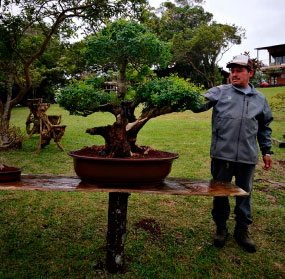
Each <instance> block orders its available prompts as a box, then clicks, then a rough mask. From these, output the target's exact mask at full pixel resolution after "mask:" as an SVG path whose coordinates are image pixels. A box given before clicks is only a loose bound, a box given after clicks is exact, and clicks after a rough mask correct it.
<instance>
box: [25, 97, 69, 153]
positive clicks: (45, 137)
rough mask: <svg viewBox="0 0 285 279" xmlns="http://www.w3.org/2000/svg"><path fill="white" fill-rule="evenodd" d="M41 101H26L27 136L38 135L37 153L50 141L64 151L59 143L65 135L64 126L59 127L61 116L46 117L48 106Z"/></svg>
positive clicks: (40, 99)
mask: <svg viewBox="0 0 285 279" xmlns="http://www.w3.org/2000/svg"><path fill="white" fill-rule="evenodd" d="M42 101H43V100H42V98H39V99H29V100H28V107H29V108H30V113H29V115H28V118H27V121H26V131H27V134H28V135H29V138H31V136H32V135H34V134H39V135H40V138H39V144H38V149H37V152H40V149H41V148H43V147H45V146H46V145H48V144H49V143H50V141H51V139H53V140H54V142H55V143H56V144H57V146H58V147H59V148H60V149H61V150H62V151H64V148H63V146H62V145H61V143H60V141H61V138H62V137H63V135H64V133H65V128H66V125H60V122H61V115H47V114H46V111H47V110H48V108H49V107H50V104H49V103H43V102H42Z"/></svg>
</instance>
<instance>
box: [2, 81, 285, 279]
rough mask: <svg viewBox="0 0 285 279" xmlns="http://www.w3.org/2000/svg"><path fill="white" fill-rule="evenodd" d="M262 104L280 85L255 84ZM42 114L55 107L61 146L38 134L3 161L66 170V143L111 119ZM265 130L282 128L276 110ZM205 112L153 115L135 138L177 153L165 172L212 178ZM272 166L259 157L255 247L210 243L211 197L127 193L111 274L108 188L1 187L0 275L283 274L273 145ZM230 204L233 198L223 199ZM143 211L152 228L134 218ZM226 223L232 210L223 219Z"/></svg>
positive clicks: (20, 120)
mask: <svg viewBox="0 0 285 279" xmlns="http://www.w3.org/2000/svg"><path fill="white" fill-rule="evenodd" d="M261 91H262V92H263V93H264V94H265V95H266V97H267V98H268V100H269V102H270V101H271V99H272V97H273V96H275V95H276V94H278V93H285V87H282V88H266V89H261ZM28 113H29V111H28V109H27V108H22V107H20V108H16V109H14V110H13V113H12V121H11V122H12V124H14V125H16V126H19V127H21V129H22V130H23V131H25V121H26V118H27V116H28ZM48 114H62V119H63V120H62V123H63V124H67V129H66V134H65V136H64V137H63V140H62V144H63V146H64V147H65V149H66V152H62V151H60V150H59V149H58V147H57V146H56V144H55V143H54V142H51V144H50V145H49V146H47V147H46V148H44V149H43V150H41V152H40V154H35V153H33V151H34V150H35V149H36V148H37V143H38V136H37V135H34V136H33V137H32V138H31V139H29V140H26V141H25V142H24V144H23V148H22V150H19V151H9V152H2V153H0V157H1V159H2V161H3V162H4V163H5V164H7V165H13V166H18V167H21V168H22V169H23V172H24V173H33V174H74V171H73V163H72V159H71V158H70V157H69V156H68V155H67V151H68V150H73V149H79V148H81V147H83V146H86V145H89V146H90V145H93V144H103V140H102V138H100V137H97V136H90V135H88V134H85V130H86V128H90V127H94V126H99V125H100V126H102V125H104V124H107V123H112V122H113V120H114V119H113V116H112V115H108V114H102V113H96V114H93V115H91V116H89V117H86V118H84V117H79V116H70V115H69V114H68V113H67V112H66V111H63V110H62V109H60V108H59V107H58V106H57V105H52V106H51V108H50V109H49V110H48ZM274 118H275V119H274V121H273V123H272V125H271V127H272V129H273V134H272V135H273V137H274V138H277V139H280V140H281V139H282V134H284V133H285V125H284V123H285V113H284V112H280V111H278V112H274ZM210 126H211V111H209V112H206V113H201V114H194V113H192V112H189V111H188V112H183V113H174V114H171V115H166V116H162V117H159V118H157V119H153V120H151V121H150V122H149V123H148V124H147V125H146V126H145V127H144V129H143V130H142V131H141V133H140V134H139V137H138V143H139V144H141V145H150V146H152V147H154V148H156V149H162V150H168V151H173V152H177V153H179V155H180V157H179V159H178V160H176V161H175V163H174V165H173V168H172V172H171V175H170V176H175V177H189V178H210V171H209V168H210V158H209V147H210V133H211V129H210V128H211V127H210ZM273 151H274V155H273V160H274V167H273V169H272V171H270V172H266V173H265V172H264V171H263V170H262V162H261V161H260V163H259V164H258V165H257V170H256V175H255V183H254V192H253V197H252V199H253V219H254V224H253V225H252V227H251V235H252V237H253V238H254V240H255V241H256V244H257V247H258V252H257V253H255V254H248V253H246V252H244V251H243V250H241V249H240V248H239V247H238V245H237V244H236V243H235V241H234V240H233V238H232V236H230V237H229V241H228V242H227V244H226V247H225V248H223V249H217V248H215V247H213V246H212V237H213V234H214V231H215V227H214V224H213V221H212V220H211V213H210V212H211V203H212V200H211V198H209V197H184V196H163V195H147V194H144V195H143V194H132V195H131V196H130V198H129V208H128V226H127V229H128V237H127V242H126V246H125V251H126V272H125V273H124V274H119V275H110V274H108V273H107V272H106V271H105V269H104V259H105V236H106V230H107V225H106V224H107V205H108V194H107V193H65V192H45V193H44V192H24V191H0V278H155V279H156V278H167V279H168V278H284V277H285V264H284V262H285V256H284V249H285V245H284V244H285V225H284V224H285V217H284V216H285V209H284V205H285V194H284V189H285V179H284V176H285V169H284V168H285V150H284V149H280V148H277V147H275V146H274V147H273ZM231 205H232V208H233V206H234V198H231ZM144 219H150V221H151V225H152V227H155V228H156V229H157V230H156V231H157V233H154V232H151V231H148V230H144V229H142V228H140V227H139V226H138V225H137V224H138V223H139V222H141V221H142V220H144ZM229 227H230V231H231V232H232V230H233V227H234V215H233V214H232V215H231V217H230V220H229Z"/></svg>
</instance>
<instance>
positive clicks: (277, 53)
mask: <svg viewBox="0 0 285 279" xmlns="http://www.w3.org/2000/svg"><path fill="white" fill-rule="evenodd" d="M256 50H257V59H258V57H259V51H260V50H267V51H268V55H269V60H268V61H269V63H268V65H264V66H263V67H261V71H262V72H264V73H265V74H267V76H268V81H269V85H271V86H280V85H285V44H283V45H275V46H267V47H259V48H256Z"/></svg>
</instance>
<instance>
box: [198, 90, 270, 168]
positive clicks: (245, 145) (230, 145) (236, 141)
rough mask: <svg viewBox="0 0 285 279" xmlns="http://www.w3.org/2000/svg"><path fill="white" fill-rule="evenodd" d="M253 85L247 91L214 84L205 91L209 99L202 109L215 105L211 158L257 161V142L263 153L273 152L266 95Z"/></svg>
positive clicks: (249, 162)
mask: <svg viewBox="0 0 285 279" xmlns="http://www.w3.org/2000/svg"><path fill="white" fill-rule="evenodd" d="M250 86H251V88H252V90H251V92H250V93H248V94H245V93H243V92H242V91H240V90H239V89H238V88H236V87H234V86H232V85H231V84H227V85H222V86H218V87H213V88H211V89H210V90H208V91H207V92H206V93H205V97H206V99H207V100H208V102H207V103H206V105H205V106H204V107H203V108H202V109H201V110H199V111H206V110H208V109H210V108H211V107H213V114H212V143H211V157H212V158H216V159H222V160H226V161H233V162H240V163H246V164H256V163H257V161H258V150H257V141H258V143H259V147H260V150H261V152H262V154H270V153H271V151H270V148H271V139H270V135H271V128H270V127H269V124H270V122H271V121H272V120H273V117H272V113H271V110H270V108H269V105H268V103H267V101H266V99H265V97H264V95H262V94H261V93H260V92H258V91H257V90H255V88H254V87H253V86H252V85H250ZM197 112H198V111H197ZM256 139H257V141H256Z"/></svg>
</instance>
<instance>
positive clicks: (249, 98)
mask: <svg viewBox="0 0 285 279" xmlns="http://www.w3.org/2000/svg"><path fill="white" fill-rule="evenodd" d="M227 68H229V69H230V81H231V84H227V85H222V86H218V87H214V88H211V89H210V90H208V91H207V92H206V93H205V97H206V100H207V102H206V105H205V106H204V107H203V108H202V109H201V110H199V111H197V112H201V111H205V110H208V109H210V108H211V107H213V113H212V143H211V158H212V162H211V173H212V176H213V179H214V180H220V181H228V182H230V181H232V178H233V177H235V183H236V185H237V186H239V187H240V188H242V189H243V190H245V191H246V192H248V193H249V196H246V197H236V205H235V209H234V213H235V215H236V217H235V221H236V225H235V231H234V238H235V239H236V241H237V243H238V244H239V245H240V246H242V247H243V248H244V249H245V250H246V251H248V252H251V253H254V252H256V247H255V243H254V241H253V240H252V239H251V238H250V237H249V235H248V227H249V225H250V224H251V223H252V219H251V190H252V182H253V174H254V170H255V165H256V163H257V161H258V149H257V141H258V143H259V147H260V150H261V152H262V155H263V161H264V170H270V169H271V167H272V161H271V157H270V154H271V153H272V152H271V151H270V149H271V139H270V135H271V129H270V127H269V124H270V122H271V121H272V120H273V118H272V113H271V110H270V108H269V106H268V103H267V101H266V99H265V97H264V96H263V95H262V94H261V93H260V92H258V91H256V90H255V88H254V87H253V86H252V85H251V84H250V83H249V79H250V78H251V77H252V76H253V74H254V70H253V62H252V60H251V59H249V57H248V56H245V55H238V56H235V57H234V58H233V60H232V61H231V62H229V63H228V64H227ZM229 215H230V204H229V200H228V197H214V200H213V209H212V216H213V220H214V222H215V223H216V226H217V230H216V235H215V237H214V245H215V246H216V247H223V246H224V245H225V243H226V240H227V237H228V235H229V232H228V228H227V224H226V222H227V219H228V218H229Z"/></svg>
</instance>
